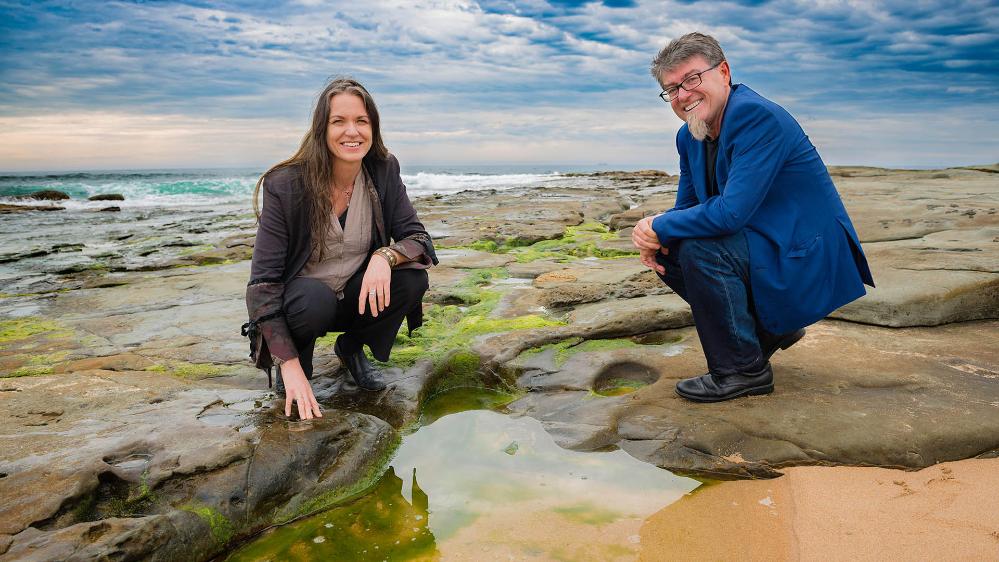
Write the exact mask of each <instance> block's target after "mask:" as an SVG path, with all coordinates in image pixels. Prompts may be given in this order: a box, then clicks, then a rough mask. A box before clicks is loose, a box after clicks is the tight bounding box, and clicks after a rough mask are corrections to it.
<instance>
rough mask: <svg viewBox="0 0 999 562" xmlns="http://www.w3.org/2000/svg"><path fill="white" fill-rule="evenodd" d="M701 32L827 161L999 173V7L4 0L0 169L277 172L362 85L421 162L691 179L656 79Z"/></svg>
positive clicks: (827, 0)
mask: <svg viewBox="0 0 999 562" xmlns="http://www.w3.org/2000/svg"><path fill="white" fill-rule="evenodd" d="M695 30H697V31H702V32H705V33H709V34H712V35H714V36H715V37H716V38H717V39H718V40H719V41H720V42H721V44H722V47H723V48H724V49H725V51H726V55H727V58H728V59H729V61H730V64H731V65H732V68H733V74H734V80H735V81H736V82H743V83H746V84H748V85H750V86H751V87H752V88H753V89H755V90H756V91H758V92H760V93H761V94H763V95H764V96H767V97H770V98H771V99H774V100H775V101H777V102H778V103H781V104H782V105H784V106H785V107H786V108H787V109H788V110H789V111H790V112H791V113H792V114H793V115H795V116H796V117H797V118H798V119H799V121H800V122H801V124H802V126H803V127H804V129H805V132H806V133H808V134H809V136H810V137H811V139H812V141H813V142H814V143H815V144H816V146H818V148H819V152H820V153H821V154H822V155H823V157H824V158H825V160H826V162H827V163H829V164H862V165H880V166H907V167H934V166H950V165H966V164H975V163H979V164H980V163H987V162H995V161H997V160H999V133H997V131H999V103H997V102H999V2H996V1H995V0H993V1H988V0H983V1H962V0H949V1H940V2H936V1H923V0H900V1H889V2H877V1H868V0H845V1H840V0H808V1H794V0H774V1H756V2H753V1H721V2H691V1H679V0H669V1H642V0H636V1H627V0H615V1H611V0H604V1H603V2H601V1H595V2H568V1H558V0H479V1H476V0H437V1H382V0H363V1H360V0H351V1H342V2H324V1H319V0H297V1H289V2H282V1H278V0H261V1H247V2H235V1H219V2H210V1H191V2H173V1H155V0H149V1H134V2H96V1H95V2H83V1H63V2H46V1H36V0H25V1H22V2H16V1H15V2H11V1H7V0H0V170H7V171H16V170H86V169H122V168H133V169H134V168H161V167H171V168H175V167H226V166H255V167H263V166H266V165H267V164H269V163H273V162H274V161H277V160H280V159H282V158H284V157H286V156H288V155H289V154H290V153H291V152H293V151H294V149H295V147H296V146H297V143H298V140H299V139H300V138H301V135H302V134H303V133H304V131H305V127H306V126H307V121H308V116H309V113H310V106H311V105H312V103H313V98H314V96H315V95H316V93H317V92H318V91H319V90H320V89H321V88H322V86H323V84H324V82H325V81H326V80H327V79H328V78H329V77H330V76H333V75H338V74H346V75H351V76H354V77H355V78H357V79H359V80H360V81H361V82H363V83H364V84H365V85H366V86H367V87H368V89H369V90H371V92H372V94H373V95H374V96H375V100H376V101H377V103H378V105H379V108H380V110H381V112H382V123H383V133H384V136H385V138H386V142H387V144H388V145H389V148H390V149H391V150H392V151H393V152H394V153H396V154H397V155H398V156H399V158H400V160H402V161H403V163H404V166H406V165H411V166H413V165H421V166H447V165H483V164H492V165H504V164H536V165H538V164H540V165H552V166H557V167H560V168H570V167H588V166H605V167H606V166H610V167H619V168H637V167H657V168H660V169H667V170H671V171H676V168H677V165H676V162H677V157H676V154H675V152H676V151H675V147H674V142H673V139H674V136H675V134H676V130H677V128H678V127H679V125H680V122H679V121H678V120H677V119H676V117H675V116H674V115H673V114H672V112H671V111H670V110H669V108H668V106H667V105H666V104H664V103H663V102H662V101H661V100H660V99H659V98H658V97H657V94H658V93H659V88H658V87H657V85H656V83H655V81H654V80H653V79H652V77H651V76H650V75H649V74H648V70H647V69H648V66H649V62H650V60H651V58H652V57H653V56H654V55H655V53H656V52H657V51H658V49H660V48H661V47H662V46H663V45H664V44H665V43H666V42H667V41H668V40H669V39H670V38H673V37H677V36H679V35H682V34H683V33H686V32H689V31H695Z"/></svg>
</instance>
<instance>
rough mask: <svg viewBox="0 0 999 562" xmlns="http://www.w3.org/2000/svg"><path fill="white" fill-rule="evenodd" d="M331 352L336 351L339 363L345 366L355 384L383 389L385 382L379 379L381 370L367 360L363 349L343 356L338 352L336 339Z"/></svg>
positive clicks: (338, 345) (365, 387)
mask: <svg viewBox="0 0 999 562" xmlns="http://www.w3.org/2000/svg"><path fill="white" fill-rule="evenodd" d="M333 353H336V356H337V358H338V359H340V364H341V365H343V366H344V367H346V369H347V372H348V373H350V376H351V377H353V379H354V383H355V384H357V386H359V387H361V388H363V389H364V390H371V391H376V390H384V389H385V383H383V382H382V381H381V379H380V375H381V372H379V371H378V369H376V368H375V366H374V365H372V364H371V362H370V361H368V358H367V356H365V355H364V350H363V349H361V350H358V351H357V352H356V353H354V354H352V355H351V356H349V357H344V356H343V353H341V352H340V340H337V342H336V343H334V344H333Z"/></svg>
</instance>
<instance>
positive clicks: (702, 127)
mask: <svg viewBox="0 0 999 562" xmlns="http://www.w3.org/2000/svg"><path fill="white" fill-rule="evenodd" d="M687 130H688V131H690V135H691V136H692V137H694V138H695V139H697V140H699V141H702V140H704V139H706V138H707V137H708V132H709V131H708V124H707V123H706V122H705V121H704V120H703V119H701V118H699V117H697V116H696V115H693V114H691V115H688V116H687Z"/></svg>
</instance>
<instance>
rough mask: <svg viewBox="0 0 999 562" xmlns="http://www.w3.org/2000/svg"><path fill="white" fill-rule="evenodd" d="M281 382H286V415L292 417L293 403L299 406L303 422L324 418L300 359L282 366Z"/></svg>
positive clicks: (300, 417)
mask: <svg viewBox="0 0 999 562" xmlns="http://www.w3.org/2000/svg"><path fill="white" fill-rule="evenodd" d="M281 380H282V381H284V395H285V398H284V415H286V416H288V417H289V418H290V417H291V403H292V402H295V403H297V404H298V417H299V419H303V420H311V419H312V418H321V417H323V413H322V411H321V410H320V409H319V402H316V395H315V394H313V393H312V384H311V383H309V379H307V378H305V371H303V370H302V364H301V363H299V361H298V357H296V358H294V359H289V360H288V361H285V362H284V363H282V364H281Z"/></svg>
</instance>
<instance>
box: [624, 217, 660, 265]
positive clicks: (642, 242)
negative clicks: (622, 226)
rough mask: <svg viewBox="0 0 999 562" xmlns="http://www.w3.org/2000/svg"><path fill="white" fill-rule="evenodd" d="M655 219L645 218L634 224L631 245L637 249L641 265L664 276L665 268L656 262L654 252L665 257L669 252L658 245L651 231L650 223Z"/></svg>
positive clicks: (657, 240)
mask: <svg viewBox="0 0 999 562" xmlns="http://www.w3.org/2000/svg"><path fill="white" fill-rule="evenodd" d="M657 216H658V215H657ZM655 218H656V217H645V218H644V219H642V220H640V221H638V223H637V224H635V228H634V229H632V231H631V243H632V244H634V245H635V247H636V248H638V259H639V260H641V262H642V265H644V266H645V267H648V268H649V269H651V270H653V271H655V272H657V273H659V274H660V275H664V274H665V273H666V268H665V267H663V266H662V265H660V264H659V263H658V262H657V261H656V252H659V251H662V253H663V255H665V254H666V253H667V252H669V250H668V249H667V248H666V247H665V246H662V245H661V244H660V243H659V237H658V236H657V235H656V232H655V231H654V230H652V221H653V220H655Z"/></svg>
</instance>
